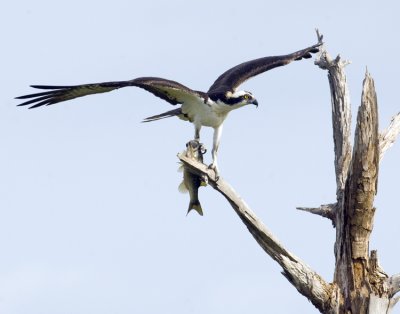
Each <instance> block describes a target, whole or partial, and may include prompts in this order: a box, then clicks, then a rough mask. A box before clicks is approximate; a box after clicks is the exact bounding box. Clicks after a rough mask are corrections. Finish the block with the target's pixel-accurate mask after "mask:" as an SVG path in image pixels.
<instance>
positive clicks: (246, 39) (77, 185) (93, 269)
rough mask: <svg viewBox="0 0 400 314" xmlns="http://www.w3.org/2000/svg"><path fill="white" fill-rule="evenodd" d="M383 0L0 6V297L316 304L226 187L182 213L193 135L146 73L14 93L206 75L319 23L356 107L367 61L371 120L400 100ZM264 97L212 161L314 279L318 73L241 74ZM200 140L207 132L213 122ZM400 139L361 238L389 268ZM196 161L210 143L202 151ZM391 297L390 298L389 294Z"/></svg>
mask: <svg viewBox="0 0 400 314" xmlns="http://www.w3.org/2000/svg"><path fill="white" fill-rule="evenodd" d="M399 9H400V8H399V5H398V4H397V3H396V2H395V1H390V2H389V1H335V2H329V3H328V2H322V1H286V2H278V1H274V2H270V1H255V0H248V1H232V0H229V1H219V2H217V1H215V0H214V1H211V0H206V1H197V2H194V1H192V2H189V1H183V0H181V1H180V0H170V1H141V2H136V1H123V0H115V1H77V0H71V1H63V2H58V1H49V0H38V1H27V0H25V1H19V0H16V1H9V2H7V4H5V3H3V4H2V5H1V10H0V29H1V38H2V45H1V47H2V49H1V52H0V55H1V68H2V75H0V83H1V86H2V93H1V95H0V99H1V101H0V117H1V118H0V119H1V123H0V143H1V144H2V146H3V153H2V154H1V155H0V165H1V170H0V171H1V179H0V189H1V191H2V192H3V193H2V197H1V198H0V251H1V258H0V313H2V314H3V313H4V314H26V313H29V314H39V313H40V314H59V313H60V314H61V313H74V314H87V313H96V314H110V313H118V314H127V313H146V314H147V313H174V314H177V313H185V314H186V313H199V314H200V313H202V314H203V313H210V314H214V313H231V314H236V313H237V314H239V313H316V312H317V311H316V310H315V308H314V307H313V306H312V305H311V303H309V302H308V301H307V300H306V299H305V298H304V297H303V296H301V295H299V294H298V293H297V291H296V290H295V289H294V288H293V287H292V286H291V285H290V284H289V283H288V282H287V280H286V279H285V278H284V277H283V276H282V275H281V274H280V267H279V266H277V264H276V263H275V262H273V261H272V260H271V259H270V258H269V256H267V255H266V254H265V253H264V252H263V251H262V250H261V249H260V248H259V246H258V245H257V244H256V242H255V241H254V240H253V238H252V237H251V235H250V234H249V233H248V232H247V229H246V228H245V227H244V226H243V224H242V223H241V222H240V220H239V218H238V217H237V216H236V214H235V213H234V212H233V210H232V209H231V207H230V206H229V204H228V203H227V202H226V201H225V200H224V199H223V198H222V197H221V196H220V195H218V194H216V192H214V190H212V189H211V188H202V189H201V191H200V200H201V202H202V205H203V209H204V212H205V215H204V217H200V216H198V215H196V213H191V214H190V215H189V216H188V217H186V208H187V204H188V196H187V195H183V194H180V193H179V192H178V190H177V187H178V185H179V183H180V181H181V176H182V175H181V174H180V173H178V172H177V171H176V170H177V168H178V165H177V158H176V154H177V153H178V152H179V151H182V150H183V149H184V147H185V143H186V142H187V141H188V140H190V139H191V138H192V136H193V127H192V126H191V125H190V124H185V123H183V122H181V121H179V120H177V119H170V120H165V121H161V122H158V123H152V124H141V123H139V122H140V121H141V119H142V118H145V117H147V116H150V115H153V114H157V113H160V112H163V111H166V110H169V109H171V107H170V105H169V104H168V103H166V102H163V101H162V100H160V99H158V98H155V97H154V96H152V95H151V94H149V93H147V92H145V91H142V90H140V89H135V88H132V89H122V90H119V91H116V92H113V93H108V94H103V95H95V96H91V97H86V98H81V99H76V100H73V101H71V102H68V103H61V104H59V105H55V106H52V107H47V108H40V109H36V110H27V109H25V108H17V107H16V106H15V105H16V104H17V103H18V102H17V101H15V100H13V97H15V96H18V95H23V94H27V93H30V92H32V89H30V88H29V85H30V84H50V85H51V84H55V85H67V84H81V83H90V82H101V81H110V80H124V79H131V78H135V77H139V76H160V77H165V78H168V79H173V80H177V81H179V82H181V83H183V84H185V85H187V86H189V87H191V88H193V89H198V90H207V89H208V87H209V86H210V85H211V83H212V82H213V81H214V80H215V79H216V77H217V76H218V75H219V74H221V73H222V72H224V71H225V70H227V69H228V68H230V67H231V66H234V65H236V64H238V63H241V62H243V61H247V60H250V59H252V58H256V57H262V56H266V55H275V54H286V53H289V52H293V51H295V50H298V49H302V48H304V47H307V46H309V45H311V44H314V43H315V42H316V35H315V32H314V28H315V27H318V28H319V29H320V30H321V32H322V33H323V34H324V35H325V42H326V44H327V47H328V50H329V52H331V53H332V54H334V55H336V54H337V53H340V54H341V55H342V56H343V57H344V58H346V59H349V60H351V61H352V64H351V65H349V66H348V67H347V68H346V70H347V75H348V82H349V86H350V91H351V99H352V108H353V117H355V116H356V108H357V106H358V104H359V102H360V98H361V95H360V91H361V83H362V79H363V76H364V73H365V69H366V66H368V70H369V71H370V73H371V75H372V76H373V77H374V79H375V85H376V88H377V94H378V101H379V111H380V123H381V129H383V128H385V127H386V126H387V125H388V123H389V121H390V118H391V116H393V115H394V114H396V113H397V112H399V111H400V102H399V99H398V73H399V70H400V69H399V63H398V61H397V55H398V51H399V41H398V31H399V29H400V21H399V19H398V12H399ZM244 88H245V89H246V90H250V91H252V92H253V93H254V94H255V95H256V97H257V99H258V101H259V104H260V106H259V108H258V109H255V108H242V109H240V110H237V111H236V112H233V113H232V114H231V115H230V116H229V117H228V119H227V121H226V124H225V128H224V133H223V135H222V144H221V147H220V155H219V156H220V157H219V162H220V168H221V174H222V176H223V177H224V178H225V179H226V180H228V181H229V182H230V183H231V184H232V185H233V187H234V188H235V189H236V190H237V191H238V192H239V193H240V195H242V196H243V198H244V199H245V200H246V201H247V203H248V204H249V205H250V206H251V207H252V208H253V210H254V211H255V212H256V213H257V214H258V215H259V217H261V218H262V219H263V221H264V222H265V224H266V225H267V226H268V227H269V228H270V229H271V230H272V231H273V232H274V233H275V234H276V236H277V237H278V238H279V239H280V240H281V241H282V242H283V243H284V244H285V245H286V247H287V248H288V249H289V250H292V251H293V252H294V253H295V254H296V255H298V256H300V257H301V258H302V259H303V260H304V261H305V262H307V263H308V264H309V265H310V266H311V267H312V268H314V269H315V270H316V271H318V272H319V273H320V274H321V275H322V276H323V277H324V278H325V279H326V280H328V281H330V280H331V279H332V277H333V266H334V255H333V243H334V240H335V230H334V229H333V228H332V227H331V224H330V222H329V221H328V220H324V219H322V218H319V217H315V216H312V215H309V214H306V213H302V212H298V211H296V210H295V207H296V206H317V205H320V204H323V203H330V202H333V201H334V200H335V178H334V168H333V152H332V151H333V144H332V128H331V116H330V95H329V87H328V81H327V78H326V73H325V72H323V71H322V70H320V69H318V68H317V67H316V66H314V65H313V61H310V60H306V61H302V62H296V63H293V64H291V65H289V66H287V67H284V68H279V69H275V70H273V71H271V72H268V73H266V74H264V75H261V76H258V77H257V78H254V79H252V80H250V81H248V82H246V84H245V85H244ZM202 140H203V142H204V143H205V144H206V145H207V146H208V147H211V141H212V132H211V130H207V129H204V130H203V132H202ZM399 157H400V145H399V144H398V143H397V144H396V145H395V146H394V147H393V148H392V149H390V150H389V151H388V153H387V154H386V156H385V158H384V159H383V161H382V163H381V168H380V177H379V194H378V196H377V199H376V206H377V208H378V209H377V213H376V216H375V224H374V232H373V235H372V240H371V249H378V253H379V256H380V260H381V264H382V267H383V268H384V269H385V270H386V272H387V273H389V274H393V273H397V272H400V267H399V262H398V260H399V253H398V251H399V247H398V246H399V245H398V240H397V239H398V236H399V233H400V230H399V228H398V221H399V219H400V213H399V208H398V207H399V206H398V197H397V196H398V190H399V188H398V185H399V180H398V178H399V176H400V163H399ZM207 160H208V162H209V161H210V156H207ZM395 313H400V310H399V309H397V310H396V311H395Z"/></svg>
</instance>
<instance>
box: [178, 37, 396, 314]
mask: <svg viewBox="0 0 400 314" xmlns="http://www.w3.org/2000/svg"><path fill="white" fill-rule="evenodd" d="M318 36H319V34H318ZM319 40H322V36H319ZM315 63H316V65H318V66H319V67H320V68H322V69H324V70H327V71H328V79H329V84H330V90H331V100H332V122H333V131H334V132H333V137H334V138H333V139H334V151H335V159H334V160H335V170H336V184H337V188H336V197H337V199H336V202H335V203H332V204H328V205H321V206H320V207H317V208H309V207H298V209H300V210H303V211H308V212H310V213H313V214H317V215H320V216H323V217H325V218H328V219H330V220H331V221H332V224H333V226H334V227H336V242H335V260H336V265H335V271H334V281H333V282H332V283H328V282H326V281H325V280H324V279H323V278H322V277H321V276H320V275H318V274H317V273H316V272H315V271H313V270H312V269H311V268H310V267H309V266H308V265H307V264H306V263H304V262H303V261H302V260H301V259H300V258H298V257H297V256H295V255H294V254H293V253H291V252H290V251H289V250H287V249H286V248H284V246H283V245H282V244H281V243H280V242H279V241H278V240H277V239H276V237H274V236H273V235H272V233H271V232H270V231H269V230H268V229H267V227H266V226H265V225H264V224H263V223H262V222H261V221H260V220H259V219H258V218H257V217H256V215H255V214H254V213H253V211H252V210H251V209H250V208H249V207H248V205H247V204H246V203H245V202H244V201H243V199H241V198H240V196H238V195H237V193H236V192H235V191H234V190H233V189H232V187H230V186H229V184H228V183H227V182H225V181H224V180H223V179H222V178H220V179H219V180H218V181H216V180H215V176H214V173H213V171H212V170H209V169H208V168H207V167H206V166H205V165H203V164H201V163H198V162H196V161H193V160H191V159H188V158H186V157H185V155H184V154H179V155H178V157H179V159H180V160H181V161H182V162H183V163H184V165H185V166H186V167H189V168H190V169H191V171H193V172H194V173H196V174H198V175H203V176H204V175H205V176H207V177H208V178H209V183H210V185H211V186H212V187H213V188H214V189H216V190H217V191H219V192H220V193H221V194H223V195H224V196H225V198H226V199H227V200H228V201H229V203H230V204H231V205H232V207H233V209H234V210H235V212H236V213H237V214H238V216H239V217H240V219H241V220H242V221H243V222H244V224H245V225H246V227H247V228H248V230H249V231H250V233H251V234H252V236H253V237H254V238H255V240H256V241H257V242H258V243H259V245H260V246H261V247H262V248H263V249H264V251H265V252H266V253H267V254H268V255H270V256H271V257H272V258H273V259H274V260H275V261H276V262H277V263H278V264H279V265H280V266H281V267H282V268H283V271H282V274H283V275H284V276H285V277H286V278H287V279H288V280H289V282H290V283H291V284H292V285H293V286H294V287H295V288H296V289H297V290H298V291H299V292H300V293H301V294H302V295H304V296H305V297H307V298H308V299H309V300H310V301H311V302H312V304H313V305H314V306H315V307H316V308H317V309H318V310H319V311H320V312H321V313H329V314H333V313H335V314H336V313H340V314H342V313H346V314H349V313H352V314H364V313H376V314H381V313H382V314H383V313H385V314H386V313H389V312H390V311H391V309H392V308H393V306H394V305H395V304H396V302H397V301H398V297H395V294H396V293H397V292H399V291H400V274H397V275H393V276H392V277H390V278H389V276H388V275H387V274H386V273H385V272H384V271H383V270H382V268H381V267H380V266H379V262H378V255H377V251H371V252H370V251H369V238H370V234H371V232H372V227H373V218H374V213H375V207H374V205H373V203H374V197H375V195H376V193H377V183H378V170H379V161H380V160H381V159H382V157H383V155H384V153H385V151H386V150H387V149H388V148H389V147H390V146H391V145H392V144H393V143H394V141H395V139H396V138H397V136H398V134H399V133H400V113H399V114H397V115H396V116H395V117H394V118H393V119H392V122H391V124H390V125H389V127H388V128H387V129H386V130H385V131H384V132H383V133H382V134H379V132H378V107H377V106H378V105H377V97H376V93H375V87H374V81H373V79H372V77H371V76H370V74H369V73H366V76H365V79H364V82H363V92H362V97H361V105H360V107H359V109H358V115H357V126H356V130H355V139H354V148H353V149H352V147H351V144H350V135H351V133H350V126H351V108H350V101H349V91H348V87H347V82H346V75H345V72H344V67H345V66H346V65H347V64H348V63H347V62H345V61H342V60H341V59H340V57H339V56H338V57H337V58H336V59H334V60H333V59H331V58H330V57H329V55H328V53H327V52H326V51H325V49H323V51H322V53H321V54H320V56H319V58H318V59H317V60H316V62H315Z"/></svg>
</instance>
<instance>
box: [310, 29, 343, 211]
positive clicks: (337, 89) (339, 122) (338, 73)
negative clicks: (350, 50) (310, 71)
mask: <svg viewBox="0 0 400 314" xmlns="http://www.w3.org/2000/svg"><path fill="white" fill-rule="evenodd" d="M317 33H318V31H317ZM318 37H319V38H322V36H321V35H320V34H319V33H318ZM349 63H350V62H349V61H346V60H342V59H341V58H340V56H339V55H338V56H337V57H336V58H335V59H332V58H331V56H330V55H329V54H328V52H327V51H326V49H325V46H322V47H321V48H320V53H319V55H318V56H317V58H316V60H315V64H316V65H317V66H318V67H320V68H321V69H323V70H328V80H329V87H330V92H331V107H332V126H333V142H334V152H335V172H336V195H337V200H338V203H339V204H340V203H341V199H342V195H343V190H344V187H345V183H346V179H347V173H348V169H349V165H350V160H351V143H350V135H351V106H350V92H349V88H348V85H347V78H346V73H345V71H344V68H345V66H346V65H348V64H349Z"/></svg>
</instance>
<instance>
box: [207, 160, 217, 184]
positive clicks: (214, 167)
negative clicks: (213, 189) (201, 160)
mask: <svg viewBox="0 0 400 314" xmlns="http://www.w3.org/2000/svg"><path fill="white" fill-rule="evenodd" d="M208 169H212V170H214V174H215V182H217V181H218V180H219V171H218V168H217V166H216V165H215V164H213V163H212V164H211V165H209V166H208Z"/></svg>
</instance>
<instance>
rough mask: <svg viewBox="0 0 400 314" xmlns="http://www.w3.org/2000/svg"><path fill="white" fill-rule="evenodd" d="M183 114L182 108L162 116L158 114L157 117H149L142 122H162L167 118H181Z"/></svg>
mask: <svg viewBox="0 0 400 314" xmlns="http://www.w3.org/2000/svg"><path fill="white" fill-rule="evenodd" d="M181 114H182V110H181V108H178V109H174V110H170V111H167V112H164V113H161V114H157V115H155V116H151V117H147V118H145V119H143V121H142V122H152V121H157V120H161V119H165V118H170V117H175V116H179V115H181Z"/></svg>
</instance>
